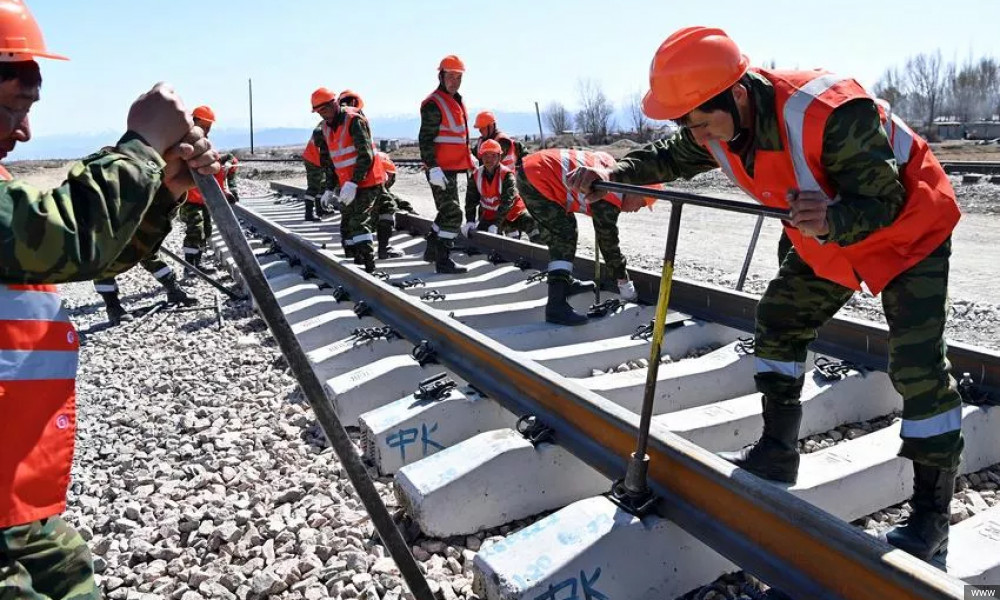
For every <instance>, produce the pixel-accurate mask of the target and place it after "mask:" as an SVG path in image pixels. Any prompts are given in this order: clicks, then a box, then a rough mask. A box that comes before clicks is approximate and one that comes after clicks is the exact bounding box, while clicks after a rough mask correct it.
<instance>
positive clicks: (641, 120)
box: [626, 92, 653, 141]
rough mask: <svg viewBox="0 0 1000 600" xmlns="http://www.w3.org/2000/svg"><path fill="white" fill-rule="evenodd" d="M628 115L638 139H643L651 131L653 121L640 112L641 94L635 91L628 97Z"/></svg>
mask: <svg viewBox="0 0 1000 600" xmlns="http://www.w3.org/2000/svg"><path fill="white" fill-rule="evenodd" d="M626 108H627V109H628V117H629V121H630V122H631V125H632V128H633V129H634V130H635V132H636V134H637V135H638V136H639V140H641V141H645V140H646V139H647V138H648V137H649V135H650V134H651V133H652V131H653V123H652V121H650V120H649V118H648V117H646V113H644V112H642V94H641V93H640V92H635V93H634V94H632V95H631V96H629V97H628V100H627V106H626Z"/></svg>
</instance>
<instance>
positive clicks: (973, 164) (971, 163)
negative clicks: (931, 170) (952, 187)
mask: <svg viewBox="0 0 1000 600" xmlns="http://www.w3.org/2000/svg"><path fill="white" fill-rule="evenodd" d="M941 166H942V167H944V171H945V173H980V174H983V175H994V174H998V173H1000V161H986V160H943V161H941Z"/></svg>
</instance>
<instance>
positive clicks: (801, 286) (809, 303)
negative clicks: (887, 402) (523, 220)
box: [611, 73, 963, 469]
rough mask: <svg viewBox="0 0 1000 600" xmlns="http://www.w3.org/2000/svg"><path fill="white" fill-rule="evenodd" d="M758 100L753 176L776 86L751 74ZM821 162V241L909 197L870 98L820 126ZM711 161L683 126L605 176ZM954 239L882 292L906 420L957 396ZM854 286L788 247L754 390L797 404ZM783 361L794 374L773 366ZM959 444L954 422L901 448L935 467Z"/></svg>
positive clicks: (854, 232) (888, 218) (849, 232)
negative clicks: (949, 329)
mask: <svg viewBox="0 0 1000 600" xmlns="http://www.w3.org/2000/svg"><path fill="white" fill-rule="evenodd" d="M749 77H750V89H751V95H752V97H753V100H754V106H755V122H754V131H753V138H752V142H751V143H752V146H751V148H750V150H749V152H747V154H746V156H747V158H746V159H744V164H745V166H746V168H747V171H748V173H749V174H750V175H751V176H752V175H753V164H754V161H753V157H754V153H755V152H756V151H757V150H761V151H765V152H766V151H780V150H781V141H780V136H779V133H778V115H777V113H776V111H775V107H774V89H773V88H772V86H771V84H770V83H769V82H768V81H767V80H766V79H764V78H763V77H762V76H760V75H758V74H755V73H750V74H749ZM821 160H822V163H823V166H824V167H825V169H826V173H827V176H828V178H829V180H830V182H831V184H832V185H833V186H834V187H835V189H836V192H837V195H838V196H839V197H840V201H839V202H837V203H836V204H831V205H830V206H829V207H828V212H827V220H828V222H829V226H830V232H829V234H828V235H827V236H826V238H825V241H826V243H836V244H840V245H847V244H852V243H855V242H858V241H860V240H862V239H864V238H865V237H866V236H868V235H869V234H870V233H872V232H873V231H875V230H877V229H879V228H881V227H885V226H887V225H889V224H891V223H892V222H893V221H894V220H895V218H896V216H897V214H899V211H900V210H901V209H902V206H903V204H904V203H905V199H906V196H905V190H904V188H903V184H902V182H901V181H900V179H899V173H898V171H897V168H896V161H895V159H894V157H893V152H892V147H891V146H890V144H889V140H888V138H887V136H886V133H885V130H884V129H883V128H882V125H881V120H880V118H879V114H878V111H877V109H876V107H875V104H874V102H871V101H867V100H857V101H853V102H849V103H847V104H844V105H842V106H840V107H839V108H837V109H836V110H835V111H834V112H833V114H832V115H831V116H830V118H829V120H828V121H827V124H826V129H825V131H824V135H823V153H822V157H821ZM714 168H717V165H716V164H715V161H714V159H713V158H712V156H711V154H709V152H708V151H707V150H705V149H704V148H703V147H702V146H700V145H698V144H697V143H696V142H695V141H694V138H693V137H692V136H691V134H690V133H689V132H688V131H687V130H686V129H684V130H681V131H680V132H679V133H677V134H675V135H674V136H673V137H671V138H669V139H665V140H661V141H657V142H653V143H652V144H649V145H647V146H645V147H643V148H640V149H637V150H635V151H633V152H630V153H629V154H628V155H627V156H626V157H625V158H624V159H622V160H621V161H619V163H618V165H617V167H616V168H615V169H614V170H613V172H612V175H611V178H612V180H614V181H621V182H626V183H636V184H645V183H654V182H661V181H672V180H674V179H677V178H678V177H684V178H691V177H693V176H694V175H696V174H698V173H701V172H704V171H708V170H710V169H714ZM950 249H951V244H950V241H948V242H945V243H944V244H942V245H941V246H940V247H939V248H938V249H937V250H935V251H934V253H932V254H931V255H930V256H928V257H927V258H925V259H924V260H923V261H921V262H919V263H918V264H917V265H915V266H914V267H913V268H911V269H910V270H908V271H906V272H904V273H902V274H900V275H899V276H898V277H896V279H894V280H893V281H892V282H891V283H890V284H889V285H888V286H887V287H886V288H885V289H884V290H883V291H882V306H883V308H884V310H885V315H886V321H887V322H888V324H889V331H890V342H889V376H890V377H891V379H892V382H893V385H894V386H895V388H896V390H897V391H898V392H899V393H900V394H901V395H902V396H903V419H904V421H913V422H916V423H920V421H922V420H924V419H929V418H934V417H937V416H939V415H944V414H945V413H948V411H950V410H952V409H954V408H955V407H957V406H960V404H961V397H960V396H959V394H958V390H957V386H956V384H955V380H954V379H953V378H951V376H950V375H949V373H948V371H949V365H948V362H947V361H946V360H945V344H944V338H943V334H944V324H945V320H946V317H947V290H948V259H949V255H950ZM851 295H852V291H851V290H850V289H848V288H845V287H842V286H840V285H838V284H836V283H833V282H830V281H827V280H824V279H821V278H819V277H817V276H816V275H815V274H814V273H813V271H812V269H811V268H810V267H809V266H808V265H807V264H805V262H804V261H803V260H802V259H801V258H800V257H799V256H798V254H797V253H796V252H795V251H794V250H792V251H790V252H788V254H785V255H784V260H783V261H782V263H781V266H780V268H779V270H778V275H777V276H776V277H775V279H774V280H773V281H771V283H770V285H769V286H768V288H767V291H765V293H764V296H763V297H762V298H761V301H760V304H759V305H758V308H757V325H756V340H755V342H756V345H755V351H756V356H757V359H758V374H757V376H756V381H757V389H758V390H759V391H760V392H761V393H763V394H764V396H765V397H766V398H767V400H768V401H774V402H777V403H779V404H792V405H794V404H798V402H799V394H800V391H801V389H802V383H803V377H802V373H801V372H802V371H803V370H804V367H803V366H802V364H801V363H803V362H804V361H805V358H806V347H807V346H808V345H809V344H810V343H811V342H812V341H813V340H814V339H816V329H817V328H818V327H819V326H821V325H822V324H823V323H825V322H826V321H827V320H829V319H830V318H831V317H832V316H833V315H834V314H835V313H836V312H837V310H838V309H840V307H841V306H843V305H844V303H846V302H847V300H848V299H849V298H850V297H851ZM770 365H780V366H782V367H785V368H786V370H792V371H794V372H796V373H797V374H798V376H797V377H793V376H790V375H782V374H779V373H777V372H774V370H773V369H772V368H771V367H770ZM962 447H963V442H962V436H961V431H960V430H955V431H949V432H947V433H943V434H938V435H931V436H929V437H904V438H903V445H902V449H901V450H900V455H901V456H904V457H906V458H910V459H912V460H914V461H916V462H920V463H923V464H927V465H930V466H935V467H940V468H946V469H947V468H951V467H954V466H955V465H957V464H958V461H959V456H960V454H961V451H962Z"/></svg>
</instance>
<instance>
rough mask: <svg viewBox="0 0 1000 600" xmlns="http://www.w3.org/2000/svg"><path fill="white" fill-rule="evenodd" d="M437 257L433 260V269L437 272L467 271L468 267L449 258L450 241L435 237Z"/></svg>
mask: <svg viewBox="0 0 1000 600" xmlns="http://www.w3.org/2000/svg"><path fill="white" fill-rule="evenodd" d="M436 241H437V254H436V256H437V258H435V260H434V270H435V271H437V272H438V273H448V274H456V275H457V274H461V273H468V272H469V269H467V268H465V267H463V266H461V265H458V264H455V261H453V260H452V259H451V256H450V254H451V249H452V241H451V240H443V239H441V238H437V240H436Z"/></svg>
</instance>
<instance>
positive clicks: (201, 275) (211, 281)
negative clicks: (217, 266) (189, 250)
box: [160, 246, 243, 300]
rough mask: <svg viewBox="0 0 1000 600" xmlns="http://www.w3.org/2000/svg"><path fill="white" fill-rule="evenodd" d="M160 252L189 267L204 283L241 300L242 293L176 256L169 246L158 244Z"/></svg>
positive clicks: (234, 298)
mask: <svg viewBox="0 0 1000 600" xmlns="http://www.w3.org/2000/svg"><path fill="white" fill-rule="evenodd" d="M160 252H162V253H164V254H166V255H167V256H168V257H169V258H171V259H173V260H175V261H177V262H178V263H180V264H182V265H184V268H186V269H190V270H191V272H192V273H194V274H195V275H197V276H198V277H199V278H200V279H201V280H202V281H205V282H206V283H208V284H209V285H211V286H212V287H214V288H215V289H217V290H219V291H220V292H222V293H223V294H225V295H227V296H229V297H230V298H232V299H233V300H243V294H240V293H237V292H235V291H233V290H231V289H229V288H227V287H226V286H224V285H222V284H221V283H219V282H218V281H216V280H215V279H212V276H211V275H209V274H208V273H206V272H204V271H202V270H201V269H199V268H198V267H196V266H194V265H192V264H191V263H189V262H188V261H186V260H184V259H183V258H181V257H179V256H177V255H176V254H174V253H173V252H171V251H170V249H169V248H164V247H163V246H160Z"/></svg>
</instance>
